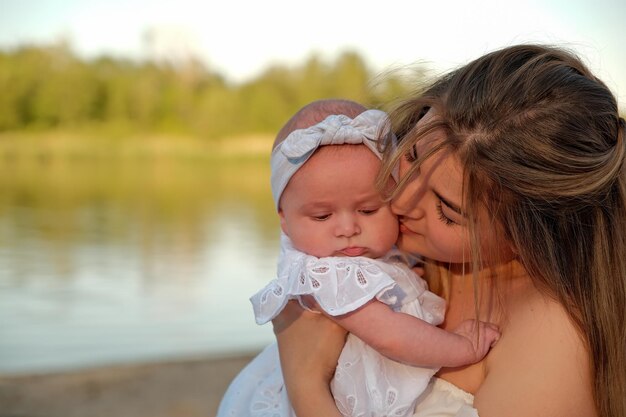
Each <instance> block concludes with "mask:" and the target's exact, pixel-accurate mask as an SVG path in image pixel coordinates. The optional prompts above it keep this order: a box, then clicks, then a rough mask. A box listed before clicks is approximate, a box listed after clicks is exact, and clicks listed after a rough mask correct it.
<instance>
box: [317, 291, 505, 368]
mask: <svg viewBox="0 0 626 417" xmlns="http://www.w3.org/2000/svg"><path fill="white" fill-rule="evenodd" d="M329 317H330V318H331V319H333V320H334V321H335V322H336V323H337V324H339V325H340V326H341V327H343V328H344V329H346V330H347V331H348V332H350V333H352V334H354V335H355V336H357V337H358V338H359V339H361V340H363V341H364V342H365V343H367V344H368V345H370V346H371V347H372V348H373V349H375V350H376V351H378V352H379V353H380V354H382V355H384V356H386V357H388V358H390V359H393V360H395V361H398V362H402V363H406V364H409V365H414V366H433V367H456V366H462V365H468V364H470V363H474V362H478V361H479V360H481V359H482V358H483V357H484V356H485V355H486V354H487V352H488V351H489V348H490V347H491V345H493V344H494V343H495V342H496V341H497V340H498V337H499V336H500V333H499V331H498V329H497V327H496V326H495V325H493V324H490V323H485V322H480V321H475V320H467V321H464V322H463V323H461V324H460V325H459V327H457V328H456V329H455V330H454V332H448V331H445V330H443V329H441V328H439V327H436V326H433V325H431V324H429V323H427V322H425V321H423V320H420V319H418V318H417V317H413V316H411V315H409V314H405V313H401V312H395V311H393V310H392V309H391V308H389V306H387V305H386V304H384V303H382V302H380V301H376V300H374V301H370V302H369V303H367V304H365V305H364V306H363V307H361V308H359V309H358V310H356V311H353V312H351V313H348V314H344V315H342V316H336V317H332V316H329Z"/></svg>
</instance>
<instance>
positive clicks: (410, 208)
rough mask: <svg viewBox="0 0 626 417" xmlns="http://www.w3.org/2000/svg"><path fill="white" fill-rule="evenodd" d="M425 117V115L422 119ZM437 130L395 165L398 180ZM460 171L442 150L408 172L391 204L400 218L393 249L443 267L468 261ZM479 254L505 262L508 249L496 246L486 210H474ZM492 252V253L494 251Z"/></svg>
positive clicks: (432, 140)
mask: <svg viewBox="0 0 626 417" xmlns="http://www.w3.org/2000/svg"><path fill="white" fill-rule="evenodd" d="M426 117H428V116H426ZM439 134H442V133H439V132H435V133H433V134H431V135H429V136H428V137H426V138H424V139H423V140H421V141H420V142H418V143H417V144H416V145H414V146H413V148H412V150H411V151H410V152H409V153H408V154H406V155H404V156H403V157H402V159H401V161H400V167H399V170H400V177H404V176H405V175H408V171H409V169H410V167H411V164H412V162H413V161H414V160H415V159H416V157H417V156H418V155H420V154H421V153H422V152H425V151H427V150H428V148H429V146H432V144H433V143H434V142H435V141H437V139H438V136H437V135H439ZM463 181H464V179H463V169H462V165H461V163H460V162H459V160H458V158H457V157H456V155H454V154H453V153H451V152H450V151H449V150H447V149H443V150H441V151H439V152H437V153H435V154H434V155H433V156H432V157H430V158H428V159H427V160H426V161H424V162H423V163H422V165H421V166H420V168H419V170H417V171H416V172H414V173H413V174H412V177H411V179H410V180H409V182H408V184H407V186H406V187H405V188H404V189H403V190H402V191H401V193H400V194H399V195H398V196H397V197H396V198H394V200H393V201H392V203H391V209H392V211H393V212H394V213H395V214H396V215H397V216H398V217H399V220H400V236H399V237H398V242H397V244H398V247H399V248H400V249H402V250H404V251H407V252H411V253H415V254H419V255H422V256H424V257H426V258H429V259H433V260H436V261H441V262H447V263H465V262H469V261H470V260H471V252H470V238H469V227H468V226H469V224H468V222H469V220H468V219H467V218H466V217H465V215H464V213H465V210H464V207H463V199H462V192H463ZM478 218H479V232H480V236H481V243H480V246H481V248H480V249H481V252H482V253H483V254H497V256H498V259H500V260H504V259H510V258H511V256H512V253H511V251H510V246H509V245H508V244H506V243H505V242H498V241H497V238H496V234H495V233H494V231H493V228H492V227H485V226H480V225H491V223H492V222H490V221H489V217H488V215H487V212H486V210H485V209H484V208H483V207H479V208H478ZM494 251H496V252H494Z"/></svg>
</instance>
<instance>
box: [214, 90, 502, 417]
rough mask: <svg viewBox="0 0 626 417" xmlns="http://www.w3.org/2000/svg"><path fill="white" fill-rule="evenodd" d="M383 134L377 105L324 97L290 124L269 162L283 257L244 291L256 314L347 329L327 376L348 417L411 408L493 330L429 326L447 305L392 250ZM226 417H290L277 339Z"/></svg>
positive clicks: (237, 388)
mask: <svg viewBox="0 0 626 417" xmlns="http://www.w3.org/2000/svg"><path fill="white" fill-rule="evenodd" d="M389 134H391V133H390V132H389V129H388V123H387V119H386V114H385V113H384V112H382V111H379V110H367V109H366V108H365V107H363V106H361V105H360V104H358V103H354V102H351V101H345V100H322V101H317V102H313V103H311V104H309V105H307V106H305V107H304V108H302V109H301V110H300V111H299V112H297V113H296V115H295V116H293V117H292V119H290V120H289V122H287V124H286V125H285V127H283V129H281V131H280V132H279V134H278V136H277V138H276V143H275V148H274V150H273V152H272V157H271V166H272V179H271V182H272V194H273V197H274V201H275V204H276V208H277V210H278V214H279V216H280V226H281V229H282V234H281V254H280V257H279V261H278V276H277V278H276V279H274V280H273V281H271V282H270V283H269V284H268V285H267V286H266V287H265V288H263V289H262V290H261V291H259V292H258V293H256V294H255V295H254V296H252V297H251V301H252V304H253V307H254V313H255V317H256V321H257V323H259V324H263V323H266V322H267V321H269V320H271V319H272V318H274V317H275V316H276V315H277V314H278V313H279V312H280V311H281V310H282V309H283V307H284V306H285V304H286V303H287V302H288V301H289V300H291V299H296V300H298V301H300V303H301V304H302V306H303V307H305V308H314V309H315V310H317V311H319V312H321V313H323V314H326V315H328V316H329V317H331V318H333V319H335V320H336V321H337V322H338V323H339V324H340V325H341V326H342V327H344V328H345V329H346V330H347V331H348V332H349V335H348V337H347V340H346V344H345V346H344V348H343V351H342V353H341V356H340V358H339V362H338V364H337V370H336V372H335V375H334V378H333V381H332V382H331V389H332V392H333V396H334V398H335V401H336V403H337V406H338V408H339V410H340V411H341V413H342V414H344V415H346V416H360V415H366V414H367V415H368V416H369V415H372V416H374V415H375V416H383V415H390V416H391V415H393V416H408V415H411V414H412V411H413V409H414V407H415V403H416V401H417V398H418V397H419V395H420V394H421V393H422V391H423V390H424V389H425V388H426V386H427V384H428V382H429V380H430V378H431V377H432V376H433V375H434V374H435V372H436V371H437V370H438V369H439V367H442V366H446V367H450V366H461V365H467V364H470V363H474V362H476V361H478V360H480V359H482V358H483V357H484V356H485V354H486V353H487V351H488V350H489V347H490V346H491V345H492V344H493V343H494V342H495V341H496V340H497V338H498V336H499V333H498V331H497V329H496V328H495V327H494V326H493V325H490V324H488V323H483V322H478V321H474V320H468V321H466V322H464V323H463V324H462V325H461V326H460V327H459V328H458V329H456V330H455V331H454V332H447V331H444V330H443V329H440V328H438V327H436V325H437V324H440V323H441V322H442V321H443V318H444V311H445V303H444V301H443V299H441V298H439V297H438V296H436V295H435V294H433V293H431V292H429V291H428V289H427V285H426V283H425V282H424V280H422V279H421V278H420V277H419V276H418V275H416V274H415V273H414V272H413V271H412V270H411V268H410V267H409V266H408V265H407V264H406V261H405V260H406V257H404V256H402V254H400V253H399V252H398V251H397V250H396V249H394V244H395V241H396V239H397V236H398V221H397V219H396V217H395V216H394V214H393V213H392V212H391V209H390V207H389V205H388V204H387V203H385V202H384V201H383V199H382V196H381V194H380V192H379V190H377V189H376V187H375V180H376V175H377V173H378V170H379V168H380V164H381V158H382V155H381V153H380V150H379V149H378V142H377V139H378V138H379V137H381V135H389ZM390 181H393V180H392V179H390ZM225 416H277V417H278V416H295V414H294V412H293V410H292V408H291V405H290V403H289V399H288V397H287V393H286V389H285V386H284V382H283V378H282V374H281V370H280V363H279V357H278V350H277V346H276V344H273V345H270V346H269V347H267V348H266V349H265V350H264V351H263V352H262V353H261V354H259V356H257V357H256V358H255V359H254V360H253V361H252V362H251V363H250V364H249V365H248V366H247V367H246V368H244V369H243V370H242V371H241V373H240V374H239V375H238V376H237V377H236V378H235V380H234V381H233V382H232V384H231V386H230V387H229V389H228V391H227V392H226V394H225V396H224V398H223V400H222V403H221V404H220V408H219V411H218V417H225Z"/></svg>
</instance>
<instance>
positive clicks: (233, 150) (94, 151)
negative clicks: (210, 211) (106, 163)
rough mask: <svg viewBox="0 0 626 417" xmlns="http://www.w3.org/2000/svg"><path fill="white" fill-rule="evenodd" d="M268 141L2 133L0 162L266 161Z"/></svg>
mask: <svg viewBox="0 0 626 417" xmlns="http://www.w3.org/2000/svg"><path fill="white" fill-rule="evenodd" d="M272 141H273V138H272V137H271V136H270V135H246V136H237V137H226V138H220V139H211V140H202V139H198V138H194V137H191V136H184V135H172V134H170V135H168V134H148V133H143V134H137V133H125V134H120V133H114V132H111V133H110V132H108V131H96V132H94V131H81V130H75V131H19V132H3V133H0V164H14V163H29V162H36V163H46V162H50V161H53V160H71V161H80V160H93V159H119V160H125V159H126V160H134V159H135V160H136V159H180V160H194V159H200V160H203V159H213V160H233V159H240V158H245V159H250V158H259V159H268V158H269V153H270V151H271V148H272Z"/></svg>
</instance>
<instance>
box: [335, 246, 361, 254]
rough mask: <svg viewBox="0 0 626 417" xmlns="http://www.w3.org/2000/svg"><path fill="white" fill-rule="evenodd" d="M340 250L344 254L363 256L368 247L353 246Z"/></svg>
mask: <svg viewBox="0 0 626 417" xmlns="http://www.w3.org/2000/svg"><path fill="white" fill-rule="evenodd" d="M339 252H340V253H342V254H344V255H345V256H361V255H363V254H364V253H365V252H367V249H366V248H362V247H358V246H352V247H349V248H343V249H341V250H340V251H339Z"/></svg>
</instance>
